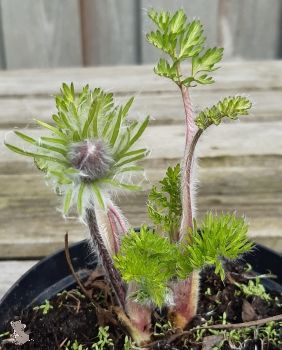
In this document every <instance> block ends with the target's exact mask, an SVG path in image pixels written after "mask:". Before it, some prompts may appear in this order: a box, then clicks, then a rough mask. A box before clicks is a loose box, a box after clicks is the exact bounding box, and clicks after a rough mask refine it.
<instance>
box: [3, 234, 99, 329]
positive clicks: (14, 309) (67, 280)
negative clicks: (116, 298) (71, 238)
mask: <svg viewBox="0 0 282 350" xmlns="http://www.w3.org/2000/svg"><path fill="white" fill-rule="evenodd" d="M69 252H70V256H71V261H72V265H73V268H74V270H75V272H76V274H77V276H78V278H80V279H82V278H85V277H87V276H89V275H90V273H91V271H92V270H93V269H94V268H95V267H96V266H97V265H96V263H95V256H93V255H92V256H91V254H90V252H89V247H88V245H87V242H86V240H84V241H81V242H78V243H75V244H73V245H71V246H70V247H69ZM76 285H77V283H76V281H75V280H74V278H73V276H72V274H71V272H70V269H69V266H68V264H67V260H66V255H65V250H64V249H62V250H59V251H58V252H56V253H54V254H52V255H50V256H47V257H46V258H44V259H42V260H41V261H39V262H38V263H37V264H36V265H34V266H33V267H32V268H31V269H30V270H28V271H27V272H26V273H25V274H24V275H23V276H22V277H21V278H20V279H19V280H18V281H17V282H16V283H15V284H14V285H13V286H12V287H11V288H10V289H9V290H8V292H7V293H6V294H5V295H4V297H3V298H2V300H1V301H0V334H1V333H3V327H4V325H5V324H6V323H7V322H10V321H13V320H14V316H15V315H19V314H20V311H21V310H22V309H23V308H25V307H27V306H32V305H34V304H43V303H44V302H45V300H48V299H50V298H51V297H52V296H54V295H56V294H57V293H59V292H62V291H63V290H70V289H72V288H73V287H75V286H76Z"/></svg>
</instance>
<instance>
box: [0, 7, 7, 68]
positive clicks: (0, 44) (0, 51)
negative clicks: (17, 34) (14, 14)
mask: <svg viewBox="0 0 282 350" xmlns="http://www.w3.org/2000/svg"><path fill="white" fill-rule="evenodd" d="M2 16H3V15H2V8H1V1H0V69H6V55H5V45H4V38H3V30H2V28H3V25H2Z"/></svg>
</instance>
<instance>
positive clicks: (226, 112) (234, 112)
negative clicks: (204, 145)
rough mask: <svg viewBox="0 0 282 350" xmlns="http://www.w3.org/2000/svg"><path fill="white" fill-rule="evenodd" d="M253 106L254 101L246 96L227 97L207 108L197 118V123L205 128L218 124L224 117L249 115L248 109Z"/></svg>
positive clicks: (235, 117)
mask: <svg viewBox="0 0 282 350" xmlns="http://www.w3.org/2000/svg"><path fill="white" fill-rule="evenodd" d="M251 107H252V103H251V102H250V101H249V100H248V99H246V97H242V96H236V97H230V96H229V97H226V98H225V99H223V100H222V101H219V102H218V103H217V104H216V105H214V106H212V107H211V108H206V109H205V110H203V111H202V112H200V114H199V115H198V117H196V118H195V123H196V125H197V126H198V128H199V129H201V130H205V129H206V128H207V127H209V126H210V125H212V124H214V125H218V124H220V123H221V120H222V118H224V117H228V118H230V119H234V120H236V119H238V115H248V114H249V113H248V110H249V109H250V108H251Z"/></svg>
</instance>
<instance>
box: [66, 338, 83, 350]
mask: <svg viewBox="0 0 282 350" xmlns="http://www.w3.org/2000/svg"><path fill="white" fill-rule="evenodd" d="M69 346H70V347H69ZM65 350H88V348H83V346H82V345H81V344H78V342H77V341H76V340H75V341H74V343H72V344H71V342H70V340H69V341H68V342H67V345H66V347H65Z"/></svg>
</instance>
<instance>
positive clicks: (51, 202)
mask: <svg viewBox="0 0 282 350" xmlns="http://www.w3.org/2000/svg"><path fill="white" fill-rule="evenodd" d="M156 172H157V173H158V174H159V175H160V169H159V170H156V171H154V174H153V173H152V172H151V171H150V173H149V174H148V175H151V177H155V176H156ZM281 176H282V167H279V168H276V169H270V170H269V169H266V168H250V167H248V168H242V167H234V168H209V169H205V168H203V169H202V170H201V171H200V182H201V183H202V186H201V187H200V192H199V196H198V218H199V219H200V220H201V219H202V218H203V216H204V214H205V213H206V212H207V211H208V210H211V209H212V210H214V211H217V212H222V211H224V212H227V211H231V212H233V211H234V210H237V214H238V216H241V215H247V217H248V218H251V226H250V235H252V236H253V237H258V239H257V240H258V241H260V240H259V239H260V238H262V239H263V240H266V237H268V236H265V234H266V232H267V230H268V231H269V237H271V236H272V237H274V238H275V237H276V239H278V237H279V234H280V241H279V242H280V245H279V249H280V250H281V251H282V238H281V228H282V197H281V195H280V196H279V195H278V196H277V193H279V192H280V193H281V183H280V182H279V178H281ZM0 179H1V182H0V183H1V185H0V187H1V193H2V197H1V202H2V204H1V206H0V207H1V209H0V212H1V226H0V256H1V257H2V258H8V257H9V258H11V257H39V256H44V255H45V254H49V253H51V252H53V251H55V250H57V249H61V248H62V247H63V236H64V233H65V232H66V231H68V232H69V235H70V242H75V241H78V240H80V239H83V238H85V237H86V236H85V231H86V229H85V228H84V227H83V226H82V225H81V224H80V223H78V222H77V221H76V220H67V221H65V220H63V219H62V218H61V217H60V214H59V213H58V212H56V210H55V207H56V206H58V198H57V197H56V196H54V194H53V193H52V190H51V189H50V188H47V187H46V186H45V184H44V183H43V181H42V178H41V181H40V177H39V176H38V175H25V176H21V177H20V184H19V178H18V176H17V175H14V176H4V175H1V176H0ZM15 184H17V185H15ZM146 197H147V192H144V193H139V194H138V195H137V196H136V197H132V196H129V197H127V198H125V197H123V198H122V199H121V203H120V206H121V208H122V209H123V211H124V213H126V216H127V217H128V219H129V221H130V223H131V224H132V225H133V226H135V227H136V226H140V225H141V223H142V222H143V221H147V222H148V223H149V224H150V221H148V218H147V214H146V205H145V203H146ZM3 199H4V201H5V203H6V206H4V207H3V204H5V203H3ZM35 237H36V239H35ZM270 243H271V242H268V245H269V244H270ZM276 249H278V247H276Z"/></svg>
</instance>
